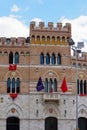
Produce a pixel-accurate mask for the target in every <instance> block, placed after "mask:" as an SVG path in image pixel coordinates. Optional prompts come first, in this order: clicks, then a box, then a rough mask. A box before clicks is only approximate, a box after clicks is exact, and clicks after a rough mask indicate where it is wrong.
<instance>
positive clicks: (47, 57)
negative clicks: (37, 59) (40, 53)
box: [46, 53, 50, 64]
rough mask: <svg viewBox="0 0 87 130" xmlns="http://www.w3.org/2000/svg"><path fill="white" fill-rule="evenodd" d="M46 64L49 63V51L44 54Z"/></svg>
mask: <svg viewBox="0 0 87 130" xmlns="http://www.w3.org/2000/svg"><path fill="white" fill-rule="evenodd" d="M46 64H50V55H49V53H47V54H46Z"/></svg>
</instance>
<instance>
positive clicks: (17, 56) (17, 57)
mask: <svg viewBox="0 0 87 130" xmlns="http://www.w3.org/2000/svg"><path fill="white" fill-rule="evenodd" d="M14 60H15V61H14V62H15V64H18V63H19V53H18V52H16V53H15V58H14Z"/></svg>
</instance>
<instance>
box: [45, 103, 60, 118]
mask: <svg viewBox="0 0 87 130" xmlns="http://www.w3.org/2000/svg"><path fill="white" fill-rule="evenodd" d="M57 105H58V104H57ZM57 105H56V104H54V103H53V104H52V103H48V104H47V105H46V106H45V108H44V110H43V111H44V112H43V113H44V119H45V118H47V117H56V118H58V117H61V114H60V110H59V109H58V106H57Z"/></svg>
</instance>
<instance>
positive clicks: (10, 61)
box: [9, 52, 13, 64]
mask: <svg viewBox="0 0 87 130" xmlns="http://www.w3.org/2000/svg"><path fill="white" fill-rule="evenodd" d="M9 64H13V52H10V53H9Z"/></svg>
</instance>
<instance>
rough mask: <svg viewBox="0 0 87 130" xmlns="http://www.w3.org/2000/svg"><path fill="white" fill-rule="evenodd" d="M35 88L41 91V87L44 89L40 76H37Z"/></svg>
mask: <svg viewBox="0 0 87 130" xmlns="http://www.w3.org/2000/svg"><path fill="white" fill-rule="evenodd" d="M36 89H37V91H41V90H42V89H44V86H43V83H42V79H41V77H39V79H38V83H37V86H36Z"/></svg>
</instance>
